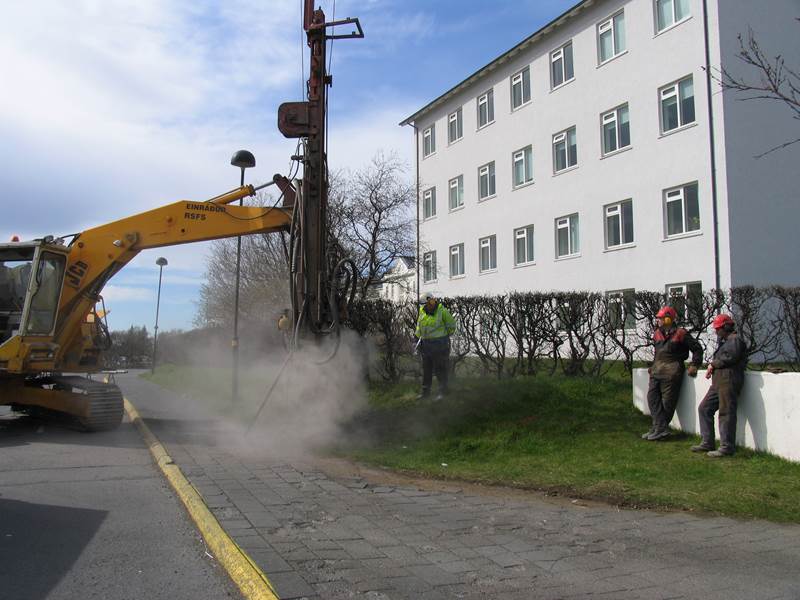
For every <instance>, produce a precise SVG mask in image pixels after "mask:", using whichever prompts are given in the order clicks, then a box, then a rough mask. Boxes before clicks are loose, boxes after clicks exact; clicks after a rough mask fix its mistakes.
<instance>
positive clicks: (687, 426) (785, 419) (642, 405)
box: [633, 369, 800, 461]
mask: <svg viewBox="0 0 800 600" xmlns="http://www.w3.org/2000/svg"><path fill="white" fill-rule="evenodd" d="M647 383H648V375H647V369H634V372H633V404H634V406H636V408H638V409H639V410H641V411H642V412H643V413H644V414H650V411H649V409H648V408H647ZM710 385H711V382H710V381H709V380H707V379H706V378H705V371H700V372H699V373H698V375H697V378H696V379H692V378H691V377H688V376H687V377H686V378H685V381H684V382H683V387H682V388H681V397H680V401H679V402H678V410H677V411H676V412H675V418H674V419H673V420H672V423H671V425H672V427H673V428H675V429H678V430H680V431H686V432H688V433H699V432H700V426H699V421H698V416H697V407H698V406H699V405H700V402H701V400H702V399H703V396H704V395H705V393H706V392H707V391H708V388H709V387H710ZM715 428H716V429H717V439H719V428H718V427H717V426H716V424H715ZM798 431H800V373H780V374H776V373H760V372H748V373H746V375H745V383H744V388H743V389H742V396H741V398H740V400H739V408H738V422H737V426H736V444H737V445H741V446H746V447H748V448H754V449H756V450H764V451H766V452H769V453H771V454H775V455H777V456H781V457H783V458H787V459H789V460H792V461H800V443H798V441H797V432H798ZM687 451H688V447H687Z"/></svg>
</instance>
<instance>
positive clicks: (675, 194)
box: [664, 181, 703, 239]
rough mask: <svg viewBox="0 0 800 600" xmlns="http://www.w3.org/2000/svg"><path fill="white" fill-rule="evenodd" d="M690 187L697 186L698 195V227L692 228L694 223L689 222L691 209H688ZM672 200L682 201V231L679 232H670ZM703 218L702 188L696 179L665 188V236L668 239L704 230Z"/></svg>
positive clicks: (695, 233)
mask: <svg viewBox="0 0 800 600" xmlns="http://www.w3.org/2000/svg"><path fill="white" fill-rule="evenodd" d="M689 187H695V188H696V196H697V220H698V223H697V227H695V228H693V229H690V228H689V227H690V226H691V225H692V224H691V223H690V222H689V211H688V210H687V205H686V201H687V198H686V196H687V194H686V189H687V188H689ZM671 202H680V204H681V231H680V232H677V233H670V232H669V230H670V227H669V205H670V203H671ZM702 224H703V220H702V219H701V218H700V188H699V185H698V184H697V182H696V181H693V182H691V183H685V184H683V185H679V186H677V187H673V188H669V189H666V190H664V237H665V238H666V239H671V238H677V237H683V236H687V235H697V234H698V233H700V232H701V231H702Z"/></svg>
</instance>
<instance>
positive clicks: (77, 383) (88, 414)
mask: <svg viewBox="0 0 800 600" xmlns="http://www.w3.org/2000/svg"><path fill="white" fill-rule="evenodd" d="M44 382H46V383H47V384H52V389H54V390H59V391H62V392H68V393H70V394H71V395H73V396H74V397H75V398H76V400H77V401H78V402H79V403H80V405H81V406H82V408H83V410H82V411H81V412H82V413H83V414H81V415H75V418H76V420H77V422H78V424H79V425H80V427H81V429H84V430H85V431H105V430H109V429H115V428H116V427H119V424H120V423H121V422H122V413H123V401H122V392H121V391H120V389H119V388H118V387H117V386H116V385H114V384H112V383H102V382H100V381H93V380H91V379H87V378H86V377H80V376H75V375H57V376H51V377H48V378H47V379H45V380H44Z"/></svg>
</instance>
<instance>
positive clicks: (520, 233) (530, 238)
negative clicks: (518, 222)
mask: <svg viewBox="0 0 800 600" xmlns="http://www.w3.org/2000/svg"><path fill="white" fill-rule="evenodd" d="M520 240H523V244H524V248H525V252H524V254H525V255H524V256H522V257H520V253H519V252H518V250H519V246H518V242H519V241H520ZM535 246H536V231H535V230H534V227H533V225H525V227H519V228H518V229H515V230H514V266H515V267H522V266H525V265H532V264H534V263H535V262H536V252H535Z"/></svg>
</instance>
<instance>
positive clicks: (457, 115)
mask: <svg viewBox="0 0 800 600" xmlns="http://www.w3.org/2000/svg"><path fill="white" fill-rule="evenodd" d="M463 135H464V124H463V120H462V118H461V109H460V108H459V109H458V110H457V111H456V112H454V113H450V116H449V117H447V143H448V144H452V143H453V142H457V141H458V140H460V139H461V138H462V137H463Z"/></svg>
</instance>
